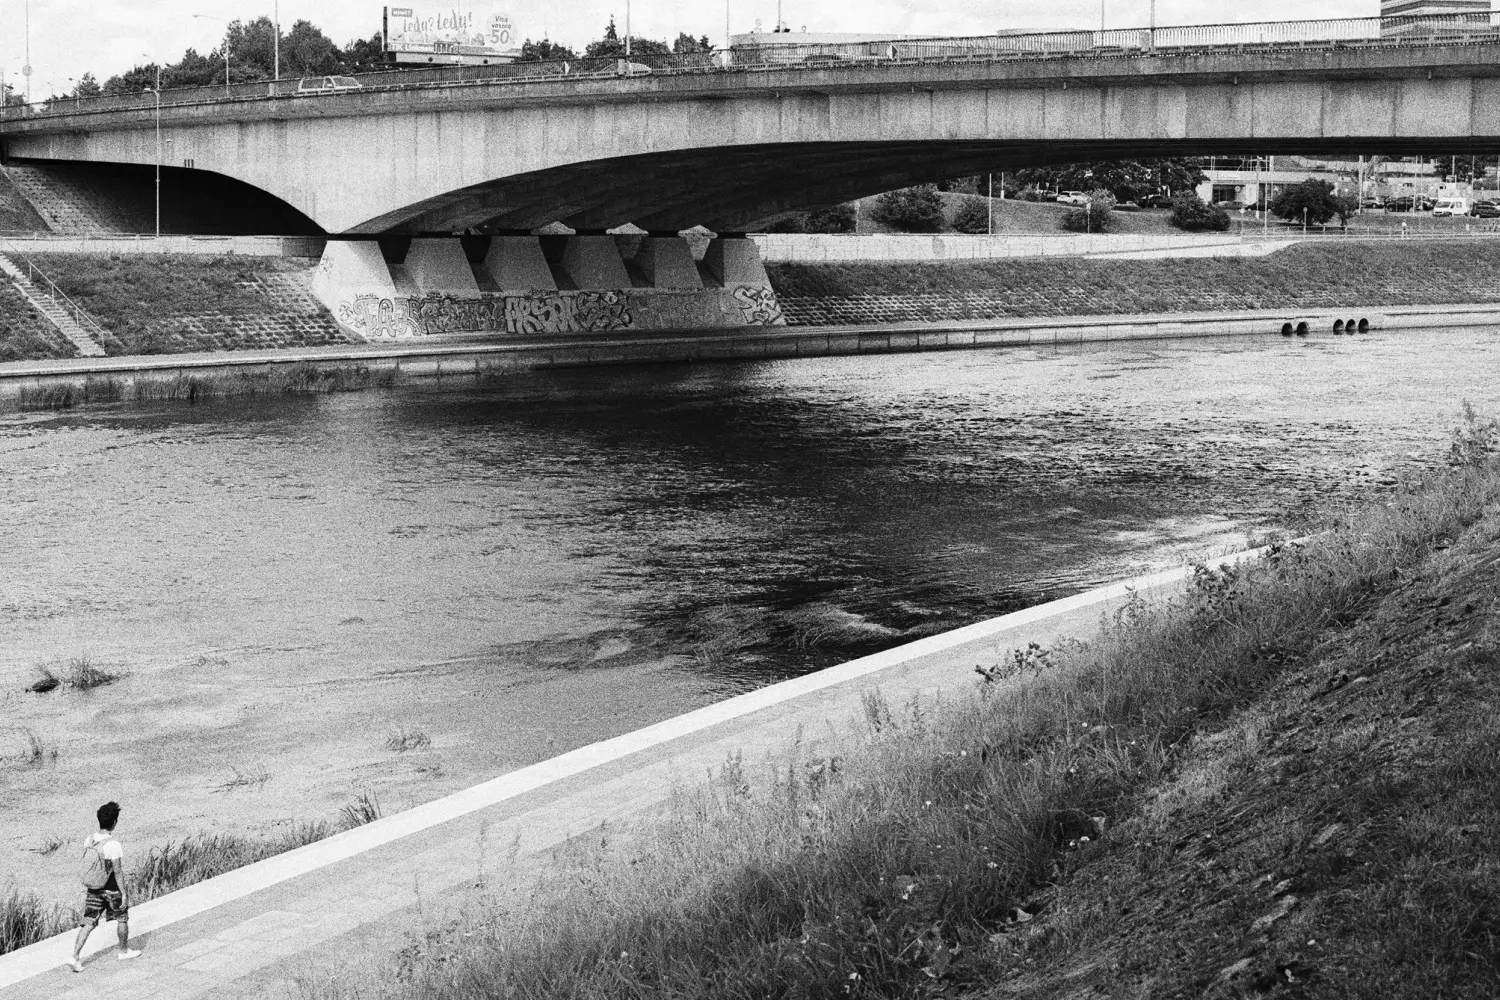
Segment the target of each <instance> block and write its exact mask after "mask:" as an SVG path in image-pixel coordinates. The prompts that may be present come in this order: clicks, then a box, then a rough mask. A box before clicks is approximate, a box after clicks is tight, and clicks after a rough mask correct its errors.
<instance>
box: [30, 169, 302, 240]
mask: <svg viewBox="0 0 1500 1000" xmlns="http://www.w3.org/2000/svg"><path fill="white" fill-rule="evenodd" d="M7 166H8V167H9V168H11V170H12V171H13V172H24V173H25V174H26V175H27V176H26V178H25V180H24V181H23V183H24V186H25V187H26V188H28V189H29V190H30V191H31V198H32V200H33V201H34V202H35V203H36V204H35V207H36V209H37V211H38V212H40V213H41V215H42V217H43V218H44V219H48V221H49V222H50V223H51V224H53V225H54V226H59V227H61V228H62V229H63V230H64V231H71V230H72V229H74V228H76V226H77V225H78V220H77V219H76V218H69V216H72V215H76V214H77V213H79V212H80V211H82V212H83V213H85V214H86V215H87V216H89V219H88V220H87V221H86V222H84V223H83V227H84V228H85V229H96V228H97V229H99V230H103V231H116V232H127V233H149V232H153V231H154V229H155V225H156V206H157V200H156V195H157V185H156V167H155V165H154V164H153V165H144V164H139V163H102V162H78V161H66V160H32V159H22V158H15V159H12V160H9V161H7ZM54 203H55V207H54ZM49 217H50V218H49ZM161 231H162V232H163V233H172V234H178V235H212V236H254V235H265V234H275V235H278V236H322V235H324V232H323V229H322V227H320V226H319V225H318V224H317V223H316V222H314V221H313V220H312V219H310V218H308V217H307V216H306V215H304V214H303V213H302V212H300V211H298V210H297V209H296V208H294V207H293V206H291V205H289V204H287V203H286V202H285V201H283V200H282V199H280V198H278V197H276V196H275V195H273V194H271V193H269V192H267V191H264V190H262V189H260V188H258V187H255V186H253V185H251V184H247V183H246V182H244V181H242V180H238V179H236V178H233V177H228V176H225V175H224V174H220V173H215V172H213V171H208V170H193V169H188V168H185V167H177V166H165V165H164V166H163V167H162V168H161Z"/></svg>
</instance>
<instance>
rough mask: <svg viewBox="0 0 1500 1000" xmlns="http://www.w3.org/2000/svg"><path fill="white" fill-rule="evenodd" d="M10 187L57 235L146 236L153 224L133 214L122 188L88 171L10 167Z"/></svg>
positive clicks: (28, 166) (65, 168) (44, 167)
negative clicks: (103, 234) (142, 233)
mask: <svg viewBox="0 0 1500 1000" xmlns="http://www.w3.org/2000/svg"><path fill="white" fill-rule="evenodd" d="M4 170H5V173H6V175H7V177H8V178H9V180H10V183H11V184H12V185H13V186H14V187H15V189H16V191H17V192H19V193H20V194H21V196H22V197H24V198H25V199H26V200H27V201H28V202H30V203H31V205H32V207H33V208H35V209H36V211H37V213H38V214H39V215H40V216H41V217H42V218H43V220H45V221H46V223H47V225H49V226H50V227H51V228H52V230H53V231H54V232H58V233H67V234H70V235H78V236H84V235H96V234H102V233H140V232H146V231H147V230H148V229H149V228H150V225H151V220H150V219H148V218H144V217H143V216H142V214H141V213H140V211H138V210H137V211H132V206H131V205H130V199H128V198H126V197H124V194H123V192H122V191H121V190H119V188H120V185H119V184H111V183H110V182H109V180H108V179H107V178H106V177H104V176H102V175H100V174H98V173H97V172H92V171H89V170H87V169H81V168H70V167H69V166H63V165H56V166H42V165H32V164H22V163H14V162H12V163H10V164H7V165H6V167H5V168H4Z"/></svg>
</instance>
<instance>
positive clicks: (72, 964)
mask: <svg viewBox="0 0 1500 1000" xmlns="http://www.w3.org/2000/svg"><path fill="white" fill-rule="evenodd" d="M68 968H70V969H72V970H73V971H74V972H82V971H83V963H82V962H80V961H78V959H76V958H70V959H68Z"/></svg>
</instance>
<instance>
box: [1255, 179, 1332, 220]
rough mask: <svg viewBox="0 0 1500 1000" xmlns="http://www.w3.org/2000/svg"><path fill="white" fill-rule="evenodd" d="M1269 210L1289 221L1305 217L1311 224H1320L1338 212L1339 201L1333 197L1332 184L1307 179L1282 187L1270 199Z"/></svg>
mask: <svg viewBox="0 0 1500 1000" xmlns="http://www.w3.org/2000/svg"><path fill="white" fill-rule="evenodd" d="M1270 211H1271V214H1272V215H1275V216H1278V217H1280V218H1283V219H1286V220H1288V221H1290V222H1302V221H1303V220H1304V219H1305V220H1306V221H1307V222H1309V223H1312V224H1313V225H1320V224H1322V223H1324V222H1327V221H1328V220H1329V219H1331V218H1333V217H1334V216H1335V215H1337V214H1338V213H1339V203H1338V199H1337V198H1336V197H1334V194H1333V185H1332V184H1330V183H1328V182H1327V181H1319V180H1311V179H1309V180H1305V181H1303V182H1302V183H1301V184H1293V185H1292V186H1291V187H1288V188H1283V189H1282V191H1281V193H1280V194H1278V195H1277V196H1276V197H1275V198H1272V199H1271V204H1270ZM1304 213H1305V214H1304Z"/></svg>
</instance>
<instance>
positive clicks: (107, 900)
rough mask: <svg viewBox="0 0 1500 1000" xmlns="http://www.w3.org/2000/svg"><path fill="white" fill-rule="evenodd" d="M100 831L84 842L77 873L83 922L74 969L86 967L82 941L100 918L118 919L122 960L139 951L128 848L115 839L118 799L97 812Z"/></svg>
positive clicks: (74, 958)
mask: <svg viewBox="0 0 1500 1000" xmlns="http://www.w3.org/2000/svg"><path fill="white" fill-rule="evenodd" d="M95 815H97V816H98V817H99V832H98V833H95V834H92V835H91V836H90V837H89V838H88V839H87V840H85V841H84V842H83V864H82V867H81V869H80V871H79V873H78V877H79V878H80V879H81V880H82V882H83V887H84V890H85V893H86V894H85V896H84V900H83V922H82V923H80V924H79V925H78V940H77V941H75V942H74V944H73V957H72V958H70V959H68V965H69V966H70V967H71V968H72V969H73V971H74V972H82V971H83V959H82V955H83V943H84V942H85V941H87V940H88V939H89V933H90V932H91V931H92V930H93V929H94V928H95V927H98V926H99V918H100V917H103V918H104V919H105V920H113V921H115V929H116V933H117V935H118V936H119V940H120V951H119V954H118V955H116V956H115V957H117V958H118V959H119V960H120V961H122V962H124V961H126V960H127V959H132V958H135V957H136V956H137V955H139V954H140V952H139V951H135V950H133V949H132V948H131V947H130V896H129V893H128V892H127V891H126V889H125V849H124V848H122V847H121V846H120V842H119V841H118V840H116V839H115V824H117V823H118V822H119V821H120V805H119V803H118V802H106V803H104V805H102V806H100V807H99V809H98V812H97V813H96V814H95Z"/></svg>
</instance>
